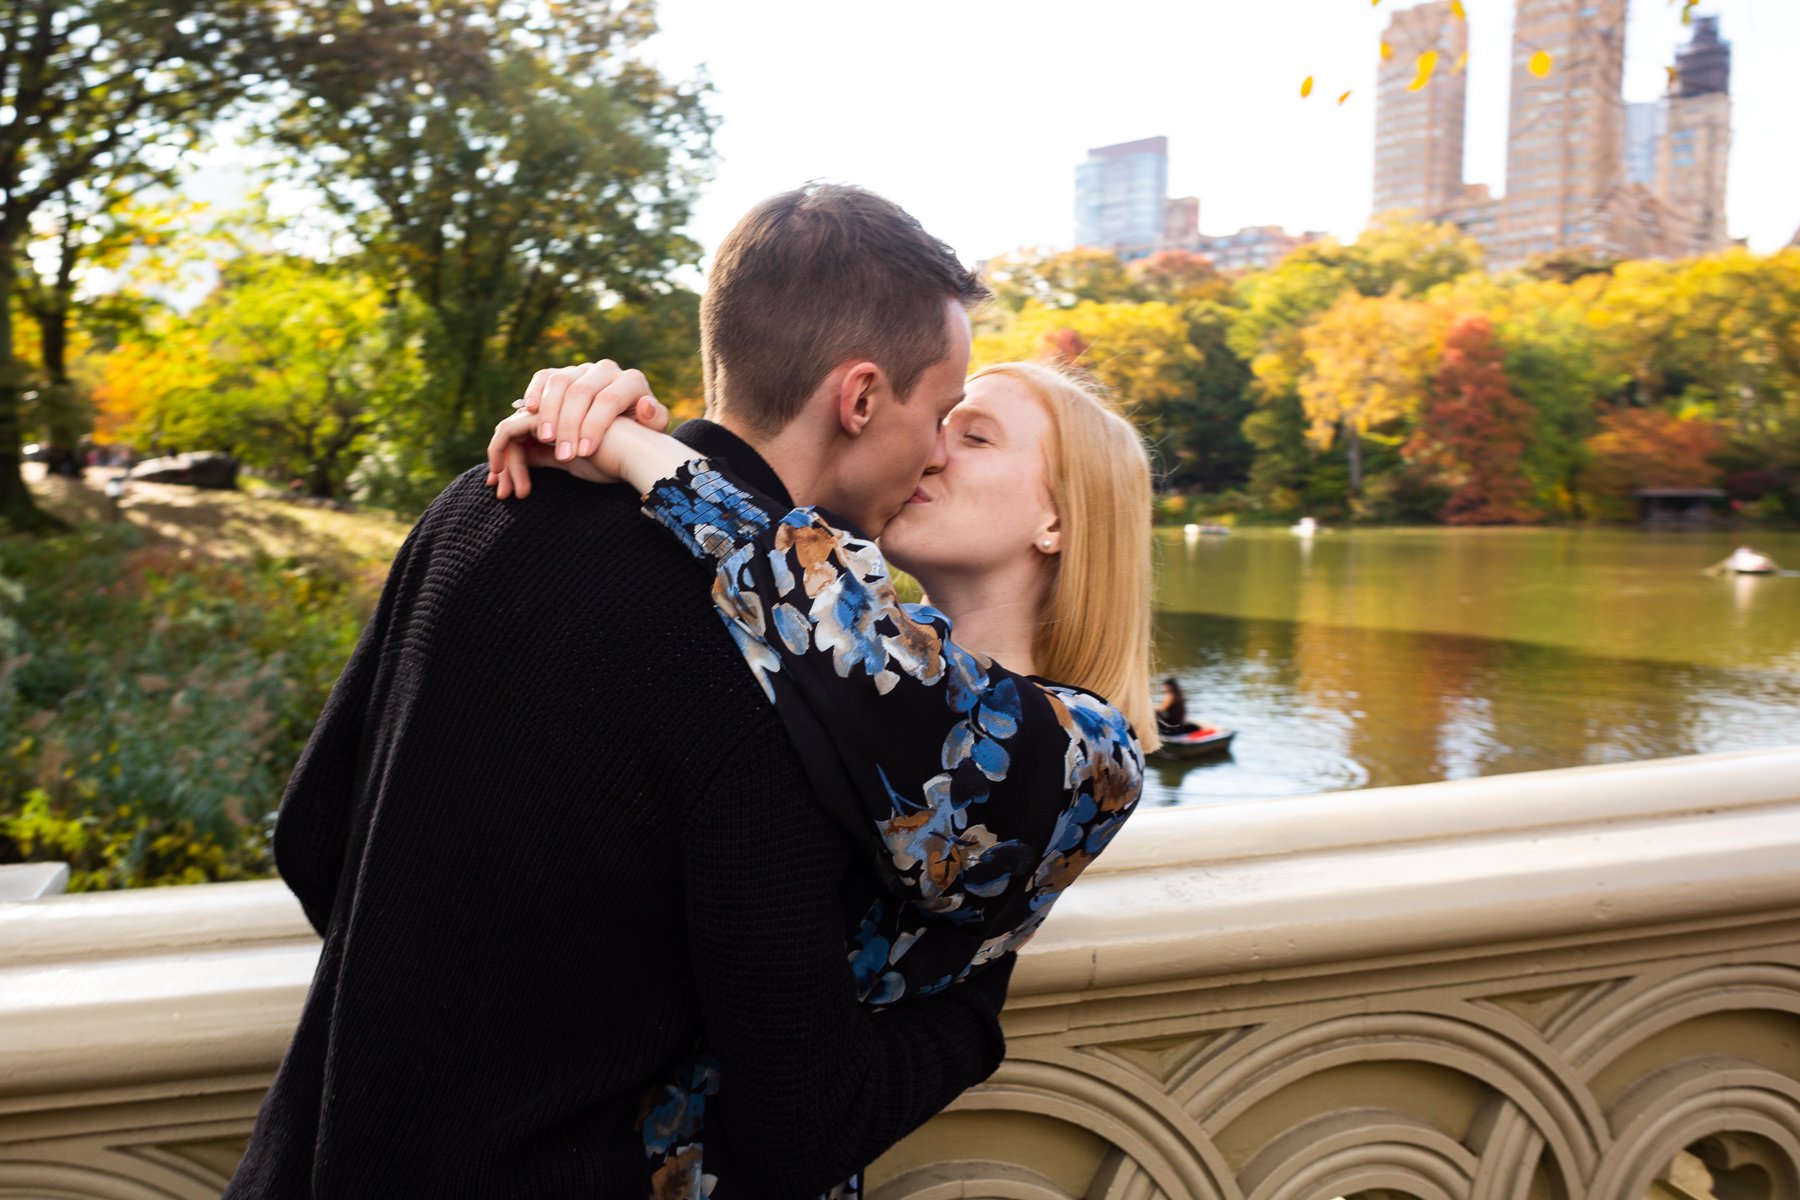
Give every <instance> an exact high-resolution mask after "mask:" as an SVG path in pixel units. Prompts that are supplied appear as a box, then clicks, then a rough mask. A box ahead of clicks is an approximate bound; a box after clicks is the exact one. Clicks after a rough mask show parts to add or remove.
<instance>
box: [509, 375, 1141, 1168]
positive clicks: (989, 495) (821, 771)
mask: <svg viewBox="0 0 1800 1200" xmlns="http://www.w3.org/2000/svg"><path fill="white" fill-rule="evenodd" d="M564 416H565V417H568V414H566V413H565V414H564ZM571 419H572V420H579V414H577V415H576V416H575V417H574V418H571ZM535 421H536V418H535V416H534V414H533V413H532V412H530V411H526V412H521V413H519V414H515V415H514V416H513V417H509V418H507V420H505V421H502V422H501V423H500V425H499V426H498V427H497V429H496V431H495V436H494V441H493V443H492V445H491V446H490V462H489V466H490V482H492V483H493V484H494V485H495V486H496V488H497V492H498V494H499V495H500V496H501V497H502V498H505V497H508V496H511V495H518V496H524V495H526V494H528V492H529V490H530V477H529V473H528V472H527V470H526V464H527V462H528V461H532V462H539V463H551V462H552V461H553V460H552V459H550V458H548V457H546V456H545V453H544V451H543V450H541V449H535V448H534V441H535V435H534V434H533V432H532V426H533V424H534V423H535ZM941 437H942V444H941V448H940V450H939V451H938V452H937V453H935V454H934V455H933V457H932V460H931V462H930V463H929V464H928V466H927V468H926V471H925V474H924V477H923V478H922V479H921V480H920V481H919V485H918V488H917V490H916V491H915V492H914V493H913V495H912V497H911V499H910V501H909V502H908V503H907V504H906V506H905V507H904V508H903V509H902V511H901V512H900V514H899V515H898V516H896V517H894V518H893V519H892V520H891V521H889V522H888V524H887V526H886V528H885V529H884V531H883V533H882V539H881V546H880V547H879V548H877V547H876V546H875V545H874V544H873V543H872V542H870V541H867V540H865V539H864V538H862V537H860V536H859V535H858V534H857V533H856V532H855V531H854V530H853V529H851V528H849V527H848V526H847V525H846V523H844V522H843V521H841V520H839V519H837V518H835V517H833V516H832V515H830V514H828V513H824V512H820V511H817V510H814V509H808V508H798V509H793V510H788V509H787V507H786V506H785V505H782V504H779V503H776V502H774V501H771V500H770V499H769V498H768V497H766V496H763V495H760V494H759V493H757V492H756V491H755V490H754V489H753V488H751V487H749V486H748V485H746V484H745V483H744V482H743V481H742V480H741V479H738V478H735V477H734V476H733V475H732V474H731V471H730V468H729V466H728V465H727V464H724V463H711V462H708V461H706V460H704V459H696V458H695V457H694V452H693V450H692V449H691V448H690V447H689V446H686V445H684V444H683V443H681V442H678V441H676V440H674V439H673V438H670V437H667V436H665V435H663V434H660V433H656V432H653V431H651V430H649V429H646V428H644V427H643V426H641V425H639V424H637V423H635V422H633V421H631V420H620V421H616V422H614V423H613V424H612V425H610V426H609V427H608V428H607V431H606V433H605V436H604V437H603V438H602V439H601V442H600V444H599V446H598V447H597V448H596V449H595V450H594V452H593V454H592V455H591V457H590V458H589V460H588V461H589V464H590V465H591V466H592V467H593V468H595V470H596V471H597V472H598V474H599V476H601V477H604V478H608V479H618V480H623V481H626V482H629V483H630V484H631V485H632V486H633V487H635V488H637V489H638V490H639V491H640V492H641V493H643V494H644V497H645V503H644V512H645V514H646V515H647V516H649V517H650V518H651V519H653V520H655V521H656V522H658V523H659V524H661V525H662V526H663V527H664V528H665V529H666V530H667V531H668V532H669V533H670V534H671V535H672V536H673V537H675V538H677V539H679V540H680V541H681V542H682V544H684V545H685V546H687V548H688V549H689V550H690V551H691V552H692V553H693V554H694V555H696V556H697V557H701V558H706V559H710V560H712V561H713V562H714V563H715V565H716V574H715V580H714V586H713V599H714V603H715V605H716V607H717V609H718V611H719V614H720V616H721V617H722V618H723V619H724V620H725V622H726V623H727V627H728V628H729V630H730V632H731V634H732V636H733V637H734V638H735V640H736V641H737V644H738V646H739V648H740V649H741V650H742V652H743V654H744V657H745V659H746V661H747V662H748V663H749V665H750V667H751V669H752V670H753V671H754V672H756V674H757V675H758V677H759V678H760V679H761V681H762V684H763V688H764V691H765V692H766V693H767V694H768V696H769V698H770V700H771V701H773V702H774V704H775V706H776V710H777V713H778V714H779V715H780V717H781V719H782V722H783V725H784V727H785V728H786V730H787V732H788V734H789V735H790V737H791V738H792V739H793V740H794V742H795V744H796V746H797V747H798V748H799V749H800V751H801V754H802V757H803V758H804V759H805V760H806V762H807V769H808V771H809V773H810V774H811V775H812V777H813V782H814V783H815V785H816V791H817V793H818V795H819V796H820V797H821V798H822V799H823V800H824V802H825V803H826V804H827V805H829V806H832V808H833V811H834V815H835V816H836V817H837V818H838V819H839V821H840V822H841V824H842V825H843V827H844V828H845V829H846V830H847V831H849V832H850V834H851V835H852V836H853V837H854V838H857V839H858V840H859V841H860V842H862V843H864V844H866V846H867V849H868V852H869V857H870V860H871V862H872V863H873V865H874V870H873V871H872V872H871V873H870V876H869V878H868V880H867V886H866V888H865V891H864V894H863V895H861V896H860V897H857V898H856V899H855V900H854V901H853V905H854V908H855V911H853V912H852V913H851V914H850V918H851V919H850V928H851V929H852V930H854V933H853V935H852V937H851V939H850V942H851V959H852V969H853V973H854V974H855V976H856V980H857V985H858V989H859V995H860V996H861V998H862V999H863V1001H864V1002H865V1003H867V1004H870V1005H877V1006H885V1005H889V1004H893V1003H895V1002H897V1001H901V1000H904V999H906V998H908V997H913V996H923V995H929V994H931V993H933V992H937V991H941V990H943V989H944V988H947V987H949V986H950V985H951V984H952V983H954V982H956V981H957V980H959V979H961V978H963V977H965V976H967V975H968V974H970V973H971V972H973V971H976V970H978V969H979V968H980V967H981V966H982V965H983V964H985V963H988V962H990V961H992V960H994V959H997V958H1000V957H1001V956H1003V955H1006V954H1008V953H1009V952H1011V951H1012V950H1015V949H1017V948H1018V947H1019V946H1020V945H1022V944H1023V943H1024V942H1025V941H1026V940H1027V939H1028V938H1030V937H1031V935H1032V934H1033V933H1034V932H1035V931H1036V929H1037V928H1038V925H1039V924H1040V923H1041V922H1042V920H1043V919H1044V916H1045V915H1046V914H1047V913H1048V911H1049V909H1050V906H1051V905H1052V904H1053V903H1054V902H1055V900H1056V898H1057V897H1058V896H1059V895H1060V894H1061V893H1062V891H1063V890H1064V889H1065V888H1066V887H1067V886H1068V885H1069V883H1070V882H1072V881H1073V880H1074V879H1075V877H1076V876H1077V875H1079V874H1080V873H1081V871H1082V870H1083V868H1085V867H1086V866H1087V864H1088V863H1090V862H1092V861H1093V860H1094V858H1095V856H1096V855H1098V854H1099V853H1100V851H1101V850H1102V849H1104V848H1105V846H1106V845H1107V843H1108V842H1109V841H1110V840H1111V839H1112V837H1113V835H1114V834H1115V833H1116V832H1117V831H1118V829H1119V827H1120V826H1121V825H1122V823H1123V822H1124V821H1125V819H1126V817H1128V816H1129V815H1130V813H1131V812H1132V810H1133V808H1134V807H1135V805H1136V803H1137V800H1138V795H1139V791H1140V788H1141V785H1142V775H1143V754H1144V751H1145V750H1146V749H1154V747H1155V744H1156V732H1155V731H1156V721H1155V719H1154V714H1153V712H1152V709H1151V703H1150V692H1149V679H1150V663H1149V652H1150V591H1149V589H1150V563H1149V527H1150V470H1149V464H1148V460H1147V458H1146V456H1145V453H1144V449H1143V446H1142V444H1141V442H1140V441H1139V439H1138V437H1137V435H1136V433H1135V431H1134V430H1133V429H1132V428H1131V426H1130V425H1129V424H1128V423H1127V422H1126V421H1125V420H1124V419H1123V418H1121V417H1120V416H1119V415H1118V414H1116V413H1115V412H1113V411H1112V410H1111V409H1109V408H1108V407H1107V406H1106V404H1105V403H1104V402H1103V401H1102V400H1101V398H1100V397H1099V396H1098V395H1097V394H1096V393H1095V392H1094V391H1093V390H1092V389H1091V388H1090V387H1089V386H1088V385H1086V384H1085V383H1084V382H1082V381H1080V380H1077V379H1075V378H1073V377H1070V376H1068V375H1065V374H1063V373H1061V372H1058V371H1056V370H1054V369H1052V368H1050V367H1046V366H1043V365H1039V364H1034V363H1010V364H1005V365H1001V366H996V367H990V368H988V369H986V370H984V371H981V372H978V373H977V374H975V375H974V376H972V377H971V378H970V379H969V381H968V386H967V392H966V398H965V399H964V400H963V401H962V402H961V403H960V404H958V405H957V406H956V407H955V408H954V409H953V410H951V412H950V415H949V416H948V418H947V419H946V420H945V422H944V425H943V430H942V435H941ZM528 448H533V450H532V452H531V453H529V454H528V453H527V450H528ZM590 474H591V473H590ZM889 560H891V561H892V562H893V563H894V564H896V565H897V566H900V567H902V568H903V569H905V570H906V571H908V572H909V573H911V574H912V575H913V576H914V577H915V578H917V579H918V580H919V582H920V583H921V585H922V586H923V587H924V589H925V591H926V594H927V596H928V598H929V603H928V604H924V605H911V604H902V603H901V602H900V600H899V598H898V597H897V596H896V594H895V591H894V587H893V583H892V580H891V578H890V576H889V573H888V568H887V561H889ZM953 631H954V633H953ZM719 1086H720V1081H719V1080H718V1078H717V1077H716V1071H715V1070H714V1069H713V1066H712V1064H711V1063H710V1062H709V1060H708V1059H706V1057H705V1056H704V1053H697V1054H696V1056H695V1057H694V1058H693V1059H692V1060H690V1061H687V1062H684V1063H682V1064H680V1065H679V1066H678V1067H677V1069H676V1070H675V1071H674V1072H673V1073H672V1074H671V1076H670V1080H669V1082H668V1084H667V1085H666V1086H665V1087H663V1088H661V1089H659V1090H658V1091H657V1092H655V1093H654V1094H653V1095H652V1096H651V1097H649V1098H648V1099H647V1101H646V1105H645V1120H644V1123H643V1133H644V1140H645V1148H646V1154H647V1156H648V1158H649V1161H650V1164H651V1175H652V1178H651V1194H652V1195H654V1196H656V1197H699V1196H713V1197H716V1198H717V1200H726V1198H728V1197H729V1196H730V1195H731V1194H732V1191H731V1187H730V1177H729V1170H728V1167H724V1166H721V1165H720V1163H719V1161H718V1157H717V1156H716V1155H711V1154H708V1153H706V1151H705V1147H704V1139H703V1123H704V1109H705V1102H706V1097H707V1096H709V1095H713V1094H715V1093H716V1092H717V1091H718V1090H719ZM724 1088H725V1094H726V1095H727V1096H729V1093H730V1083H729V1081H725V1084H724ZM857 1186H858V1184H857V1180H855V1179H852V1180H849V1181H847V1182H846V1183H845V1184H844V1185H843V1186H841V1187H840V1188H838V1189H836V1190H835V1191H834V1192H833V1193H832V1194H833V1195H834V1196H840V1197H845V1196H852V1195H855V1194H856V1191H857Z"/></svg>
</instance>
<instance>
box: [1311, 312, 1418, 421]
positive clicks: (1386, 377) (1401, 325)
mask: <svg viewBox="0 0 1800 1200" xmlns="http://www.w3.org/2000/svg"><path fill="white" fill-rule="evenodd" d="M1444 323H1445V322H1444V321H1443V319H1442V317H1441V314H1439V313H1438V312H1437V311H1436V310H1435V309H1434V308H1433V306H1430V305H1427V304H1424V303H1421V302H1419V301H1415V300H1407V299H1404V298H1402V297H1399V296H1362V295H1357V294H1354V293H1352V294H1348V295H1345V296H1344V297H1342V298H1341V299H1339V300H1338V302H1337V303H1336V304H1334V305H1332V306H1331V307H1330V308H1329V309H1327V310H1325V311H1324V312H1323V313H1320V314H1319V316H1318V317H1317V319H1315V320H1314V321H1313V322H1312V323H1311V324H1309V325H1307V326H1306V327H1305V328H1304V329H1302V330H1301V331H1300V339H1301V344H1302V345H1303V346H1304V348H1305V356H1306V372H1305V374H1304V375H1303V376H1302V377H1301V380H1300V403H1301V406H1302V408H1303V410H1304V411H1305V413H1306V419H1307V440H1308V441H1310V442H1311V443H1312V444H1313V445H1314V446H1316V447H1318V448H1320V449H1329V448H1330V446H1331V443H1332V441H1333V440H1334V439H1335V437H1336V434H1337V431H1338V430H1339V428H1344V429H1347V430H1350V431H1351V432H1353V433H1355V434H1356V435H1357V436H1359V437H1360V436H1363V435H1366V434H1367V433H1368V432H1369V431H1370V430H1371V429H1375V428H1379V427H1380V426H1383V425H1387V424H1391V423H1393V422H1395V421H1399V420H1402V419H1404V418H1408V417H1411V416H1412V415H1413V414H1414V413H1415V412H1416V411H1417V410H1418V407H1419V405H1420V403H1421V402H1422V401H1423V400H1424V397H1425V394H1426V391H1427V389H1428V387H1429V385H1430V373H1431V367H1432V364H1433V363H1434V362H1436V360H1437V356H1438V353H1439V351H1440V343H1441V342H1442V339H1443V325H1444Z"/></svg>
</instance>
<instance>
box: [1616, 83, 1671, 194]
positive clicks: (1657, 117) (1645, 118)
mask: <svg viewBox="0 0 1800 1200" xmlns="http://www.w3.org/2000/svg"><path fill="white" fill-rule="evenodd" d="M1668 128H1669V106H1668V104H1667V102H1666V101H1662V100H1646V101H1644V102H1643V103H1641V104H1627V105H1626V106H1625V182H1627V183H1641V184H1643V185H1644V186H1645V187H1648V188H1654V187H1655V186H1656V160H1657V156H1658V155H1660V154H1661V153H1662V140H1663V134H1664V133H1665V132H1666V131H1667V130H1668Z"/></svg>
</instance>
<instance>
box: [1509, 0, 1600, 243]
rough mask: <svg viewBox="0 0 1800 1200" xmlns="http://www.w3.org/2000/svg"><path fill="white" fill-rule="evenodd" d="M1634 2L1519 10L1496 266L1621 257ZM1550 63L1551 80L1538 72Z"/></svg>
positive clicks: (1547, 3)
mask: <svg viewBox="0 0 1800 1200" xmlns="http://www.w3.org/2000/svg"><path fill="white" fill-rule="evenodd" d="M1625 8H1626V0H1519V2H1518V7H1517V9H1516V11H1515V14H1514V18H1513V45H1512V107H1511V112H1510V114H1509V126H1508V132H1507V150H1506V199H1505V201H1504V203H1503V204H1502V205H1501V212H1500V220H1499V229H1498V231H1497V238H1496V244H1495V245H1494V246H1493V247H1491V248H1490V252H1489V255H1488V265H1489V266H1490V267H1493V268H1495V269H1504V268H1506V267H1511V266H1517V265H1518V264H1520V263H1522V262H1524V261H1525V260H1526V259H1528V258H1530V257H1531V256H1532V255H1533V254H1543V253H1550V252H1554V251H1562V250H1577V251H1587V252H1592V253H1599V254H1611V253H1616V252H1617V251H1618V250H1619V249H1620V247H1618V246H1616V245H1615V242H1616V241H1617V240H1618V239H1617V237H1616V235H1615V234H1614V232H1613V230H1612V225H1613V220H1612V215H1611V213H1612V209H1613V208H1614V206H1615V205H1616V204H1617V203H1618V201H1619V199H1620V197H1619V195H1618V192H1619V190H1620V189H1621V188H1622V187H1623V186H1624V179H1625V161H1624V155H1625V104H1624V101H1623V99H1622V98H1621V94H1620V88H1621V85H1622V83H1623V79H1624V73H1625ZM1539 53H1543V54H1547V55H1549V56H1550V63H1551V69H1550V70H1549V71H1548V72H1546V73H1545V74H1544V75H1543V76H1541V77H1540V76H1539V75H1538V74H1537V72H1535V71H1533V70H1532V69H1531V66H1532V62H1533V60H1534V58H1535V56H1536V55H1538V54H1539Z"/></svg>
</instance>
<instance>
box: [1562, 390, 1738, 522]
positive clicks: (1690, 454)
mask: <svg viewBox="0 0 1800 1200" xmlns="http://www.w3.org/2000/svg"><path fill="white" fill-rule="evenodd" d="M1599 424H1600V429H1599V432H1597V433H1596V434H1594V436H1593V437H1591V438H1589V439H1588V443H1587V449H1588V457H1589V461H1588V465H1587V467H1586V469H1585V470H1584V472H1583V476H1584V479H1585V482H1586V485H1587V488H1588V490H1589V491H1590V492H1591V493H1593V494H1594V495H1595V496H1597V497H1602V498H1605V499H1607V500H1609V501H1611V504H1610V505H1609V515H1614V516H1621V515H1624V514H1625V512H1626V511H1627V506H1626V505H1625V504H1624V503H1622V502H1624V501H1628V500H1629V499H1630V497H1631V496H1632V495H1633V494H1634V493H1635V492H1637V491H1638V490H1639V489H1641V488H1698V487H1711V486H1713V485H1714V484H1716V483H1717V482H1718V477H1719V469H1718V467H1717V465H1716V464H1715V463H1714V462H1713V458H1714V456H1715V455H1717V454H1718V453H1719V451H1720V450H1721V448H1722V443H1721V440H1720V438H1719V434H1718V431H1717V429H1716V428H1715V427H1714V425H1713V423H1712V422H1711V421H1707V420H1704V419H1698V418H1691V417H1680V416H1677V415H1675V414H1674V413H1670V412H1667V411H1664V410H1663V409H1659V408H1618V409H1614V410H1612V411H1611V412H1608V413H1606V414H1604V415H1603V416H1602V417H1601V418H1600V422H1599Z"/></svg>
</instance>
